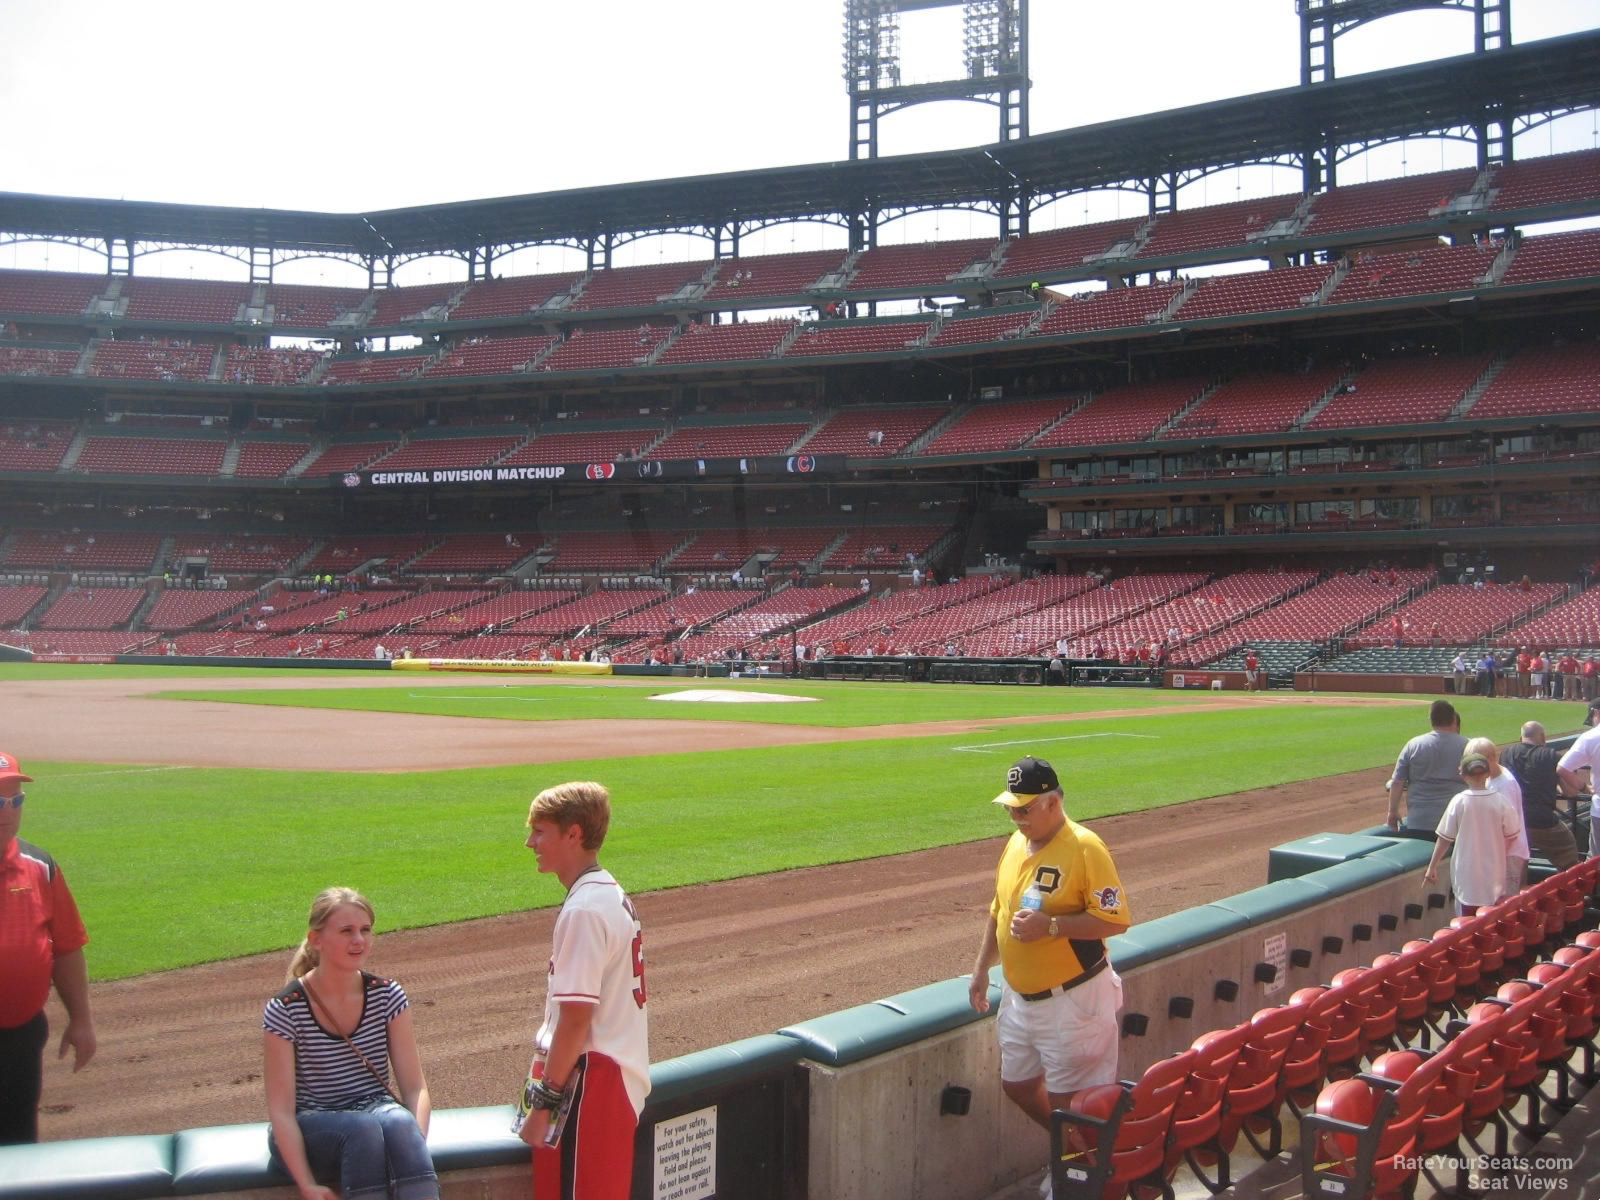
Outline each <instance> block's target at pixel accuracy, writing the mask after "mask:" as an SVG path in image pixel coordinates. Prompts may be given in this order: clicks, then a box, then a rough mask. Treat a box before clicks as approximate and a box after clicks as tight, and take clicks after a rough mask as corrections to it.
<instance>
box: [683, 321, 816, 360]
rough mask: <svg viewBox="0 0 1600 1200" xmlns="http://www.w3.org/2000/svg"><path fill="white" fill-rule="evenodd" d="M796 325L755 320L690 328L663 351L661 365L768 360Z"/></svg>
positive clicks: (790, 322)
mask: <svg viewBox="0 0 1600 1200" xmlns="http://www.w3.org/2000/svg"><path fill="white" fill-rule="evenodd" d="M793 328H794V322H793V321H790V320H787V319H785V320H782V321H753V322H749V323H746V324H742V325H690V326H688V327H686V328H685V329H684V330H683V331H682V332H681V333H679V334H678V336H677V338H676V339H675V340H674V341H673V343H672V345H670V346H668V347H667V348H666V349H665V350H663V351H662V352H661V357H660V358H659V359H657V360H656V361H657V362H659V363H694V362H737V361H739V360H740V359H748V358H768V357H770V356H771V355H772V352H773V351H774V350H776V349H777V348H778V343H779V342H781V341H783V339H784V338H785V337H787V336H788V333H789V331H790V330H791V329H793Z"/></svg>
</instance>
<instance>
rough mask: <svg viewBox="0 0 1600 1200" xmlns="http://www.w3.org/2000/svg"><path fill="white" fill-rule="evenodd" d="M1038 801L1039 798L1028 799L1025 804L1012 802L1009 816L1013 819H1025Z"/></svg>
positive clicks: (1037, 804) (1036, 806)
mask: <svg viewBox="0 0 1600 1200" xmlns="http://www.w3.org/2000/svg"><path fill="white" fill-rule="evenodd" d="M1040 803H1041V801H1040V800H1038V799H1034V800H1030V801H1028V803H1026V804H1013V805H1012V806H1011V816H1012V818H1013V819H1014V820H1018V821H1022V820H1026V819H1027V818H1028V816H1029V814H1031V813H1032V812H1033V810H1034V809H1036V808H1038V807H1039V804H1040Z"/></svg>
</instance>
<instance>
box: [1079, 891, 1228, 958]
mask: <svg viewBox="0 0 1600 1200" xmlns="http://www.w3.org/2000/svg"><path fill="white" fill-rule="evenodd" d="M1247 928H1249V922H1247V921H1246V920H1245V919H1244V918H1243V917H1241V916H1240V915H1239V914H1238V913H1236V912H1229V911H1228V910H1227V909H1224V908H1219V907H1218V906H1217V905H1215V904H1202V905H1200V907H1198V908H1187V909H1184V910H1183V911H1182V912H1175V913H1169V914H1167V915H1166V916H1164V917H1157V918H1156V919H1155V920H1154V921H1145V922H1143V923H1142V924H1138V925H1135V926H1134V927H1133V928H1132V929H1130V930H1128V932H1127V933H1119V934H1117V935H1116V936H1115V937H1113V938H1111V939H1110V941H1108V942H1107V943H1106V949H1107V951H1108V952H1109V953H1110V955H1111V963H1112V965H1113V966H1114V967H1116V969H1117V970H1118V971H1131V970H1132V969H1133V968H1134V967H1139V966H1143V965H1144V964H1146V963H1150V962H1155V961H1157V960H1159V959H1163V958H1171V957H1172V956H1173V955H1175V954H1181V953H1182V952H1183V951H1185V950H1192V949H1194V948H1195V947H1196V946H1202V945H1204V944H1205V943H1206V942H1212V941H1216V940H1217V939H1218V938H1223V937H1227V936H1228V935H1229V934H1232V933H1239V932H1240V931H1242V930H1244V929H1247Z"/></svg>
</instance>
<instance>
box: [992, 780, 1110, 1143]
mask: <svg viewBox="0 0 1600 1200" xmlns="http://www.w3.org/2000/svg"><path fill="white" fill-rule="evenodd" d="M994 802H995V803H996V804H1002V805H1004V806H1005V807H1006V811H1007V812H1008V813H1009V814H1010V816H1011V820H1012V822H1013V824H1014V825H1015V826H1016V832H1015V833H1013V834H1012V835H1011V840H1010V841H1009V842H1007V843H1006V848H1005V852H1004V853H1003V854H1002V855H1001V856H1000V867H999V870H998V871H997V872H996V875H995V889H994V899H993V900H992V901H991V902H990V904H989V912H988V915H987V916H986V917H985V919H984V926H983V942H982V944H981V945H980V946H979V947H978V958H977V961H976V962H975V963H974V964H973V967H972V985H971V988H970V991H969V998H970V1000H971V1002H972V1007H973V1008H974V1009H976V1010H977V1011H978V1012H988V1011H989V968H990V967H992V966H993V965H994V964H995V962H996V961H998V962H999V963H1000V967H1001V975H1002V977H1003V978H1002V986H1001V996H1000V1011H999V1013H998V1014H997V1016H996V1020H995V1031H996V1034H997V1036H998V1037H999V1041H1000V1082H1001V1086H1002V1087H1004V1089H1005V1093H1006V1095H1007V1096H1008V1097H1010V1099H1011V1101H1012V1103H1014V1104H1015V1105H1017V1107H1018V1108H1020V1109H1022V1111H1023V1112H1025V1113H1027V1114H1028V1116H1030V1117H1032V1118H1033V1119H1034V1120H1035V1121H1036V1122H1038V1123H1039V1125H1041V1126H1042V1127H1043V1128H1045V1129H1049V1128H1050V1112H1051V1110H1052V1109H1056V1108H1065V1107H1066V1105H1067V1102H1068V1100H1070V1099H1071V1098H1072V1094H1073V1093H1074V1092H1077V1091H1080V1090H1082V1089H1083V1088H1086V1087H1093V1086H1095V1085H1097V1084H1103V1083H1115V1082H1116V1080H1117V1042H1118V1036H1119V1031H1118V1027H1117V1010H1118V1009H1119V1008H1120V1007H1122V980H1121V979H1119V978H1118V977H1117V973H1116V972H1115V971H1114V970H1112V968H1111V961H1110V959H1109V958H1107V957H1106V942H1105V940H1106V938H1108V937H1111V936H1112V935H1113V934H1117V933H1121V932H1122V931H1123V930H1124V929H1126V928H1127V927H1128V925H1129V924H1130V918H1129V916H1128V902H1127V897H1126V896H1124V895H1123V891H1122V880H1121V879H1119V878H1118V877H1117V868H1116V864H1115V863H1113V862H1112V861H1111V854H1110V853H1109V852H1108V851H1107V850H1106V847H1105V843H1104V842H1102V841H1101V840H1100V839H1099V837H1097V836H1096V835H1095V834H1094V833H1092V832H1090V831H1089V830H1088V829H1085V828H1084V827H1083V826H1082V825H1079V824H1078V823H1077V822H1075V821H1071V820H1068V819H1067V814H1066V811H1065V809H1064V808H1063V803H1064V800H1063V796H1062V791H1061V781H1060V780H1059V779H1058V778H1057V777H1056V772H1055V768H1054V767H1052V766H1051V765H1050V764H1049V763H1047V762H1045V761H1044V760H1043V759H1039V758H1024V759H1022V760H1021V761H1019V762H1017V763H1016V764H1015V765H1014V766H1012V768H1011V770H1010V772H1008V774H1007V776H1006V790H1005V791H1003V792H1001V793H1000V794H999V795H998V796H996V797H995V800H994Z"/></svg>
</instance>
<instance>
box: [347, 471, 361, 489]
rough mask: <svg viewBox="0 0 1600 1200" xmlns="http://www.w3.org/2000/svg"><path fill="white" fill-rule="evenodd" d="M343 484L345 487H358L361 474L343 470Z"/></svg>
mask: <svg viewBox="0 0 1600 1200" xmlns="http://www.w3.org/2000/svg"><path fill="white" fill-rule="evenodd" d="M344 485H345V487H351V488H353V487H360V486H361V476H359V475H357V474H356V473H355V472H354V471H347V472H345V477H344Z"/></svg>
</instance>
